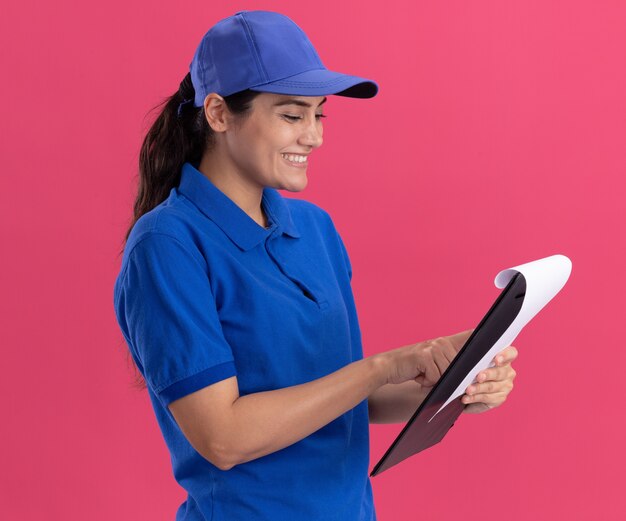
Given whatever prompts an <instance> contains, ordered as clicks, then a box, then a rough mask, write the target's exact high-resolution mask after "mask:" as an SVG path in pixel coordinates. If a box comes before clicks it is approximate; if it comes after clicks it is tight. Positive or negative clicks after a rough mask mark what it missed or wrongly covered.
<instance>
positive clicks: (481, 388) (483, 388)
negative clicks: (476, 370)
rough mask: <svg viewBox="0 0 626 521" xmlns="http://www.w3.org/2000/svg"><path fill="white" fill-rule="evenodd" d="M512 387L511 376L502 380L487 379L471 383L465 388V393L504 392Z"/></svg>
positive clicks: (470, 394)
mask: <svg viewBox="0 0 626 521" xmlns="http://www.w3.org/2000/svg"><path fill="white" fill-rule="evenodd" d="M512 389H513V377H511V378H505V379H503V380H489V381H486V382H482V383H473V384H471V385H470V386H468V388H467V389H466V390H465V394H467V395H469V396H475V395H477V394H492V393H500V392H506V393H510V392H511V390H512Z"/></svg>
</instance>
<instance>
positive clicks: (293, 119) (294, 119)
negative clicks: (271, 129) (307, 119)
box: [282, 114, 302, 122]
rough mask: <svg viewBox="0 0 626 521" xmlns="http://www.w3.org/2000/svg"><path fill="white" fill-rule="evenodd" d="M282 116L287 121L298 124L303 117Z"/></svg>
mask: <svg viewBox="0 0 626 521" xmlns="http://www.w3.org/2000/svg"><path fill="white" fill-rule="evenodd" d="M282 116H283V118H285V119H286V120H287V121H292V122H296V121H298V120H300V119H302V116H291V115H290V114H282Z"/></svg>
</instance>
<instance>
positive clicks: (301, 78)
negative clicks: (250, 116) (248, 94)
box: [250, 69, 378, 98]
mask: <svg viewBox="0 0 626 521" xmlns="http://www.w3.org/2000/svg"><path fill="white" fill-rule="evenodd" d="M250 90H254V91H257V92H272V93H274V94H288V95H291V96H326V95H328V94H335V95H337V96H347V97H349V98H373V97H374V96H376V93H377V92H378V84H377V83H376V82H374V81H372V80H368V79H365V78H359V77H358V76H350V75H349V74H342V73H340V72H335V71H329V70H328V69H314V70H311V71H306V72H301V73H300V74H295V75H293V76H289V77H288V78H282V79H280V80H277V81H272V82H270V83H264V84H262V85H255V86H254V87H250Z"/></svg>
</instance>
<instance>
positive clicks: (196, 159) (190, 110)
mask: <svg viewBox="0 0 626 521" xmlns="http://www.w3.org/2000/svg"><path fill="white" fill-rule="evenodd" d="M195 94H196V93H195V90H194V88H193V83H192V82H191V74H187V76H185V78H184V79H183V81H182V82H181V83H180V87H179V89H178V91H176V92H175V93H174V94H173V95H172V96H170V97H169V98H166V99H165V100H164V101H163V102H162V103H160V104H159V105H157V106H156V107H155V108H154V109H153V110H158V109H159V108H160V107H163V109H162V110H161V113H160V114H159V115H158V116H157V118H156V120H155V122H154V123H153V125H152V127H151V128H150V130H148V133H147V134H146V137H145V138H144V141H143V144H142V145H141V151H140V152H139V186H138V189H137V198H136V199H135V204H134V208H133V210H134V211H133V217H132V220H131V224H130V226H129V228H128V231H127V232H126V236H125V241H127V240H128V237H129V236H130V232H131V230H132V229H133V226H135V223H136V222H137V221H138V220H139V218H140V217H141V216H142V215H144V214H145V213H147V212H149V211H150V210H152V209H153V208H154V207H156V206H157V205H159V204H160V203H162V202H163V201H165V199H167V197H168V195H169V193H170V191H171V190H172V188H174V187H176V186H178V185H179V183H180V173H181V169H182V166H183V164H184V163H185V162H189V163H192V164H194V165H197V164H199V163H200V160H201V159H202V156H203V154H204V153H205V152H206V151H208V150H209V149H210V148H211V146H212V145H213V141H214V137H215V136H214V133H213V130H212V129H211V127H210V126H209V123H208V122H207V120H206V117H205V115H204V107H194V105H193V101H194V98H195ZM259 94H260V92H255V91H251V90H244V91H241V92H236V93H235V94H231V95H230V96H224V102H225V103H226V106H227V107H228V110H229V111H230V112H231V113H232V114H235V115H236V116H237V117H239V118H244V117H245V116H247V115H248V114H249V112H250V108H251V102H252V100H253V99H254V98H255V97H256V96H258V95H259ZM120 253H121V252H120ZM126 355H127V362H128V363H131V365H132V366H133V367H134V369H135V378H134V385H135V386H136V387H137V388H139V389H142V388H145V387H146V383H145V380H144V379H143V377H142V375H141V373H140V372H139V371H138V369H137V366H135V364H134V363H132V359H131V356H130V351H129V350H127V351H126Z"/></svg>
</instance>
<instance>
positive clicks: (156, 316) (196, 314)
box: [116, 233, 236, 406]
mask: <svg viewBox="0 0 626 521" xmlns="http://www.w3.org/2000/svg"><path fill="white" fill-rule="evenodd" d="M116 304H117V314H118V320H119V321H120V325H121V327H122V330H123V331H124V332H125V336H126V339H127V341H128V343H129V347H130V348H131V351H132V352H133V355H134V356H135V357H136V359H137V360H138V361H139V362H140V368H141V370H142V373H143V376H144V378H145V379H146V382H147V384H148V385H149V386H150V387H151V388H152V390H153V391H154V392H155V394H156V395H157V396H158V398H159V399H160V401H161V402H162V403H163V405H164V406H167V405H168V404H169V403H171V402H172V401H174V400H176V399H178V398H181V397H183V396H185V395H187V394H189V393H192V392H194V391H197V390H199V389H202V388H203V387H206V386H207V385H210V384H213V383H215V382H218V381H220V380H223V379H225V378H229V377H232V376H235V375H236V369H235V364H234V360H233V354H232V350H231V348H230V346H229V344H228V342H227V341H226V339H225V338H224V335H223V332H222V328H221V324H220V321H219V316H218V312H217V308H216V305H215V298H214V296H213V293H212V291H211V286H210V282H209V278H208V273H207V268H206V262H205V261H204V259H203V258H202V256H201V255H200V254H199V253H196V254H195V255H194V254H192V253H191V252H190V251H189V249H188V247H185V246H184V245H183V244H182V243H181V242H180V241H179V240H178V239H176V238H175V237H171V236H169V235H165V234H156V233H153V234H150V235H148V236H147V237H145V238H142V239H141V240H140V241H139V242H138V243H136V244H135V246H134V247H133V249H132V250H131V252H130V253H129V256H128V259H127V265H126V269H125V270H124V272H123V275H122V278H121V279H120V281H119V283H118V287H117V288H116Z"/></svg>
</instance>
